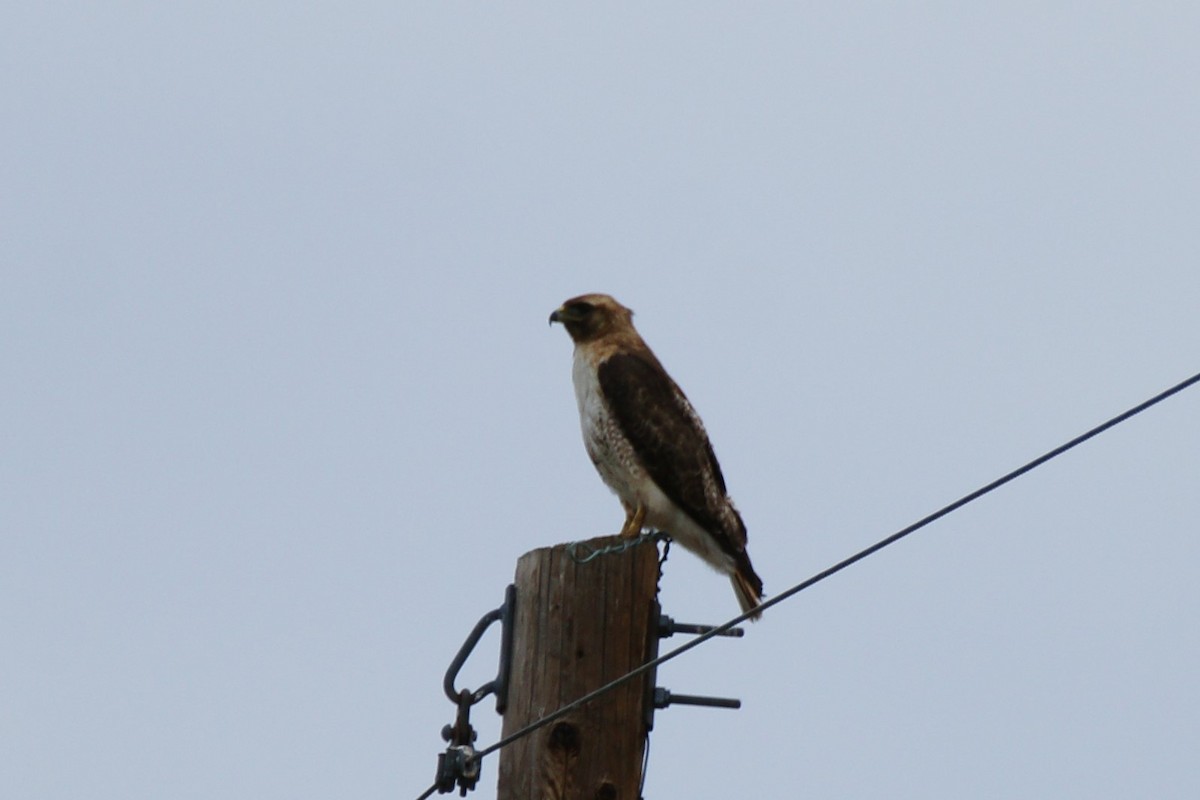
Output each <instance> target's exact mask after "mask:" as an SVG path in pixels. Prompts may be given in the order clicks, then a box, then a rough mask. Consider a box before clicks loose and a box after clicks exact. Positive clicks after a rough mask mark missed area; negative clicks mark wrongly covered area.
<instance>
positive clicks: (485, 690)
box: [442, 583, 517, 714]
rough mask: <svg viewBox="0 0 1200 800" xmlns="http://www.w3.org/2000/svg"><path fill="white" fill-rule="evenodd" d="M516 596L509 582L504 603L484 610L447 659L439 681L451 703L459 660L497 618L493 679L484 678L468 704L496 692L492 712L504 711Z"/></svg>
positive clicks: (462, 661) (456, 697) (461, 661)
mask: <svg viewBox="0 0 1200 800" xmlns="http://www.w3.org/2000/svg"><path fill="white" fill-rule="evenodd" d="M516 599H517V587H516V586H515V585H514V584H511V583H510V584H509V585H508V588H507V589H505V590H504V605H502V606H500V607H499V608H494V609H492V610H491V611H489V612H488V613H486V614H484V615H483V616H482V617H481V618H480V619H479V622H477V623H475V627H474V629H472V630H471V633H470V634H469V635H468V636H467V640H466V641H465V642H463V644H462V647H460V648H458V653H457V654H455V656H454V660H453V661H451V662H450V667H449V669H447V670H446V677H445V679H444V680H443V681H442V690H443V691H444V692H445V693H446V697H447V698H449V700H450V702H451V703H454V704H455V705H457V704H458V702H459V696H460V695H461V694H462V692H460V691H459V690H457V689H455V688H454V680H455V679H456V678H457V677H458V673H459V670H461V669H462V668H463V664H465V663H466V661H467V657H468V656H470V655H471V651H473V650H474V649H475V645H477V644H479V640H480V639H481V638H482V637H483V634H484V632H485V631H487V629H488V628H490V627H491V626H492V623H493V622H497V621H499V622H500V666H499V667H498V668H497V669H496V677H495V678H494V679H493V680H490V681H488V682H487V683H485V684H484V685H483V686H480V687H479V688H478V689H476V690H475V691H473V692H471V705H474V704H476V703H478V702H479V701H480V700H482V699H483V698H485V697H487V696H488V695H489V694H494V695H496V713H497V714H503V713H504V709H505V707H506V706H507V705H508V672H509V667H510V666H511V665H512V635H513V630H512V629H513V625H512V622H513V612H514V608H515V606H516ZM463 691H466V690H463Z"/></svg>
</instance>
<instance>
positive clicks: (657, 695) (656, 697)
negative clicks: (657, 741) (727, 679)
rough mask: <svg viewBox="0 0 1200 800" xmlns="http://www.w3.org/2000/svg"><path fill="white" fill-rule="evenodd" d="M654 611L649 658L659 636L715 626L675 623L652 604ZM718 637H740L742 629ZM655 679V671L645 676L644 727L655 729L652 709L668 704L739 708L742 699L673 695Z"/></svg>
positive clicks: (655, 655) (653, 654) (704, 630)
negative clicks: (658, 684) (654, 623)
mask: <svg viewBox="0 0 1200 800" xmlns="http://www.w3.org/2000/svg"><path fill="white" fill-rule="evenodd" d="M652 613H653V614H654V616H653V617H651V619H652V620H653V619H655V618H657V625H653V624H652V625H651V630H652V634H651V636H652V638H651V642H650V659H651V660H654V659H656V658H658V642H659V640H660V639H667V638H669V637H671V636H674V635H675V634H677V633H690V634H693V635H697V636H698V635H700V634H703V633H708V632H709V631H711V630H712V629H713V628H716V627H717V626H716V625H694V624H692V623H688V622H676V621H675V620H674V619H672V618H671V617H669V616H667V615H666V614H663V613H662V612H661V609H660V608H659V606H658V604H657V603H655V604H654V609H653V612H652ZM717 635H718V636H728V637H731V638H739V637H741V636H743V635H745V631H744V630H742V629H741V628H730V629H729V630H727V631H722V632H721V633H719V634H717ZM657 679H658V670H657V669H655V670H652V671H651V672H650V674H649V675H648V676H647V678H646V701H645V712H644V716H643V721H644V722H645V724H646V730H647V731H651V730H654V711H655V709H660V708H667V707H668V706H672V705H677V706H705V707H707V708H741V707H742V701H741V700H737V699H735V698H729V697H703V696H700V695H693V694H674V693H673V692H672V691H671V690H670V689H665V688H663V687H662V686H656V685H655V683H656V682H657Z"/></svg>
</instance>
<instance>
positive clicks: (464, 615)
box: [0, 2, 1200, 800]
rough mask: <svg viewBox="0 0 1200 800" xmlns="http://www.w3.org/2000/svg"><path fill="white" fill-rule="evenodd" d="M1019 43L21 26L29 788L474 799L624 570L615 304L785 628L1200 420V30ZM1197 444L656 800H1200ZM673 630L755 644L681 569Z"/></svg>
mask: <svg viewBox="0 0 1200 800" xmlns="http://www.w3.org/2000/svg"><path fill="white" fill-rule="evenodd" d="M978 8H979V6H978V4H976V5H975V6H971V5H970V4H967V6H964V5H963V4H920V5H914V6H908V7H900V6H898V5H897V4H857V3H855V4H850V3H836V4H835V3H826V4H821V5H811V4H809V5H801V4H774V3H764V4H755V5H753V6H747V5H745V4H739V5H737V6H734V5H733V4H725V5H718V4H697V3H667V4H654V5H652V6H646V5H645V4H606V5H605V7H604V8H603V9H595V8H580V7H572V8H564V7H563V6H561V5H549V4H545V5H541V4H536V5H535V4H527V3H519V4H515V3H510V4H475V5H466V4H456V3H422V4H415V3H360V4H353V5H352V6H349V7H348V6H347V5H346V4H344V3H337V4H335V3H325V4H315V5H314V4H306V5H303V6H297V5H296V4H293V3H274V4H256V5H254V6H253V7H251V8H247V7H246V5H245V4H234V3H211V4H204V5H197V4H192V5H189V6H187V7H182V6H180V5H179V4H165V5H164V4H150V3H144V4H135V3H118V4H102V5H96V4H81V3H70V2H67V3H37V4H24V6H23V7H16V6H14V7H9V8H8V9H7V10H6V11H5V12H4V13H3V20H2V22H3V24H0V39H2V41H0V87H2V90H3V103H2V104H0V131H3V133H2V134H0V135H2V136H3V140H4V142H5V146H4V154H5V155H4V158H3V159H2V161H0V169H2V173H0V193H2V194H0V197H2V201H0V202H2V206H0V215H2V216H0V267H2V269H3V281H2V291H0V330H2V334H0V374H3V376H4V384H5V387H6V388H5V389H4V390H3V392H0V486H2V487H3V488H2V490H0V517H2V521H0V527H2V532H0V533H2V535H0V641H2V642H3V646H2V655H0V776H2V777H0V789H2V790H3V794H4V795H5V796H7V797H14V798H54V799H58V798H64V799H65V798H72V800H75V799H77V798H85V797H86V798H110V797H111V798H155V799H157V798H212V797H225V798H229V797H232V798H243V797H244V798H250V797H255V798H258V797H271V798H330V797H345V798H388V799H389V800H394V799H395V798H400V799H401V800H403V798H406V797H412V796H415V795H416V794H417V793H419V792H420V791H422V790H423V789H425V788H426V787H427V786H428V785H429V783H430V782H431V780H432V778H433V771H434V765H435V756H436V753H437V752H438V751H439V750H440V749H441V748H442V746H443V743H442V741H441V739H440V737H439V735H438V733H439V730H440V729H441V727H442V725H443V724H445V723H446V722H449V721H450V719H451V716H452V713H453V709H452V708H451V706H450V704H449V703H447V702H446V700H445V699H444V698H443V697H442V696H441V688H440V685H441V679H442V674H443V671H444V670H445V667H446V665H447V664H448V662H449V660H450V658H451V657H452V656H453V654H454V652H455V650H456V649H457V647H458V645H459V643H460V642H461V641H462V639H463V637H464V636H465V635H466V633H467V632H468V631H469V629H470V627H471V626H472V625H473V624H474V622H475V620H476V619H477V618H478V617H479V616H480V615H481V614H482V613H484V612H485V611H486V610H488V609H489V608H492V607H494V606H495V605H497V604H498V603H499V602H500V601H501V599H502V596H503V590H504V586H505V585H506V584H507V583H508V582H509V581H510V580H511V577H512V572H513V568H514V566H515V564H516V560H517V558H518V557H519V556H520V555H521V554H522V553H524V552H526V551H528V550H531V549H533V548H535V547H540V546H544V545H550V544H554V543H557V542H562V541H567V540H572V539H581V538H586V537H589V536H592V535H597V534H601V533H609V532H613V531H615V530H616V529H617V527H618V526H619V524H620V522H621V518H622V515H621V509H620V506H619V504H618V502H617V501H616V499H615V498H614V497H612V496H611V495H610V494H609V493H608V491H607V490H606V489H605V488H604V487H603V486H602V485H601V483H600V481H599V479H598V478H597V477H596V476H595V474H594V473H593V470H592V467H591V465H590V463H589V462H588V460H587V457H586V456H585V454H584V452H583V448H582V445H581V443H580V441H579V433H578V421H577V417H576V411H575V405H574V399H573V396H572V391H571V386H570V365H569V362H570V345H569V342H568V340H567V338H566V336H565V334H564V333H563V331H562V330H561V329H558V328H555V329H548V328H547V325H546V317H547V315H548V314H549V312H550V311H551V310H552V309H553V308H554V307H555V306H557V305H558V303H559V302H560V301H561V300H563V299H564V298H566V297H568V296H571V295H574V294H577V293H580V292H584V291H606V292H610V293H612V294H614V295H615V296H617V297H618V298H619V299H620V300H622V301H623V302H625V303H626V304H627V305H629V306H632V307H633V308H634V309H635V310H636V311H637V312H638V316H637V322H638V324H639V326H640V329H641V331H642V333H643V334H644V335H645V337H646V338H647V340H648V341H649V342H650V344H651V345H652V346H653V347H654V348H655V349H656V351H657V352H658V354H659V356H660V357H661V358H662V360H663V361H664V363H665V364H666V365H667V367H668V369H669V370H670V371H671V372H672V374H673V375H674V377H675V378H676V379H677V380H678V381H679V383H680V384H681V385H682V386H683V387H684V388H685V390H686V391H687V392H688V394H689V396H690V397H691V399H692V401H693V402H694V403H695V405H696V406H697V408H698V409H699V411H700V413H701V414H702V415H703V416H704V419H705V421H706V423H707V426H708V429H709V432H710V434H711V436H712V438H713V441H714V444H715V446H716V449H717V453H718V455H719V456H720V458H721V462H722V465H723V467H724V469H725V473H726V476H727V478H728V482H729V485H730V489H731V492H732V493H733V495H734V497H735V498H736V499H737V501H738V504H739V506H740V507H741V509H742V511H743V513H744V516H745V518H746V521H747V524H748V526H749V529H750V550H751V554H752V555H753V558H754V561H755V564H756V566H758V569H759V572H760V573H761V574H762V576H763V578H764V580H765V582H766V588H767V591H768V593H770V592H773V591H774V592H778V591H780V590H782V589H784V588H786V587H788V586H790V585H792V584H794V583H796V582H798V581H800V580H801V579H803V578H805V577H807V576H808V575H810V574H812V573H814V572H816V571H818V570H820V569H822V568H824V567H825V566H827V565H829V564H831V563H833V562H835V561H837V560H839V559H840V558H842V557H844V556H846V555H848V554H850V553H852V552H854V551H855V550H858V549H859V548H861V547H863V546H865V545H867V544H869V543H871V542H873V541H875V540H876V539H878V538H881V537H882V536H884V535H886V534H888V533H890V532H892V531H894V530H896V529H897V528H900V527H902V526H903V525H906V524H908V523H909V522H911V521H913V520H915V519H917V518H919V517H921V516H923V515H924V514H926V513H928V512H929V511H932V510H933V509H935V508H937V507H939V506H941V505H943V504H944V503H946V502H949V501H950V500H953V499H955V498H957V497H958V496H960V495H962V494H965V493H966V492H968V491H970V490H972V489H974V488H975V487H977V486H978V485H981V484H982V483H985V482H986V481H988V480H991V479H992V478H994V477H996V476H998V475H1000V474H1001V473H1003V472H1005V471H1007V470H1009V469H1011V468H1013V467H1015V466H1017V465H1019V464H1020V463H1022V462H1024V461H1025V460H1027V459H1028V458H1031V457H1032V456H1034V455H1037V454H1039V453H1041V452H1043V451H1045V450H1047V449H1049V448H1050V447H1052V446H1054V445H1056V444H1058V443H1060V442H1061V441H1063V440H1065V439H1067V438H1069V437H1070V436H1073V435H1075V434H1076V433H1079V432H1081V431H1082V430H1084V429H1086V428H1088V427H1090V426H1091V425H1093V424H1095V423H1097V422H1099V421H1101V420H1103V419H1105V418H1107V417H1108V416H1110V415H1112V414H1115V413H1116V412H1118V411H1121V410H1123V409H1124V408H1126V407H1128V406H1130V405H1133V404H1134V403H1136V402H1138V401H1140V400H1141V399H1143V398H1144V397H1147V396H1149V395H1150V394H1152V393H1154V392H1156V391H1158V390H1160V389H1162V388H1165V387H1166V386H1168V385H1170V384H1173V383H1175V382H1176V381H1178V380H1181V379H1182V378H1184V377H1186V376H1188V375H1190V374H1192V373H1193V372H1195V371H1197V369H1198V368H1200V366H1198V365H1200V358H1198V354H1200V348H1198V346H1197V345H1198V341H1200V315H1198V314H1197V308H1198V307H1200V267H1198V265H1200V226H1198V225H1197V219H1198V217H1197V214H1198V210H1200V155H1198V154H1197V153H1198V151H1197V142H1200V94H1198V91H1197V87H1198V86H1200V48H1197V47H1196V32H1197V30H1198V25H1200V11H1198V10H1196V8H1195V7H1193V6H1190V5H1188V4H1179V3H1172V4H1167V3H1153V2H1151V3H1138V4H1133V3H1129V4H1112V3H1093V4H1083V5H1081V4H1056V3H1051V4H1047V3H1026V4H1018V3H1009V4H1004V5H1003V8H1002V9H1001V10H991V11H980V10H977V9H978ZM1198 413H1200V391H1193V392H1191V393H1188V394H1185V395H1182V396H1180V397H1177V398H1175V399H1174V400H1171V401H1170V402H1169V403H1167V404H1165V405H1163V406H1161V407H1159V408H1157V409H1155V410H1153V411H1152V412H1150V413H1148V414H1146V415H1144V416H1143V417H1139V418H1137V419H1136V420H1134V421H1132V422H1130V423H1128V424H1126V425H1124V426H1122V427H1120V428H1118V429H1116V430H1113V431H1111V432H1110V433H1108V434H1106V435H1105V436H1103V437H1101V438H1100V439H1098V440H1096V441H1095V442H1093V443H1090V444H1088V445H1087V446H1085V447H1083V448H1081V449H1079V450H1077V451H1074V452H1072V453H1071V454H1069V455H1068V456H1066V457H1064V458H1062V459H1060V460H1058V461H1055V462H1053V463H1052V464H1050V465H1048V466H1046V467H1044V468H1042V469H1040V470H1038V471H1036V472H1034V473H1032V474H1030V475H1029V476H1027V477H1025V478H1023V479H1022V480H1020V481H1019V482H1018V483H1016V484H1013V485H1011V486H1009V487H1006V488H1005V489H1003V490H1001V491H1000V492H997V493H996V494H993V495H991V496H989V497H987V498H986V499H984V500H982V501H980V502H978V503H976V504H973V505H971V506H969V507H968V508H966V509H964V510H963V511H961V512H959V513H957V514H954V515H953V516H951V517H949V518H947V519H946V520H944V521H942V522H939V523H938V524H937V525H936V526H934V527H931V528H929V529H927V530H926V531H924V532H922V533H920V534H918V535H917V536H915V537H913V538H911V539H909V540H906V541H905V542H903V543H902V544H900V545H897V546H896V547H894V548H891V549H889V550H886V551H884V552H883V553H880V554H878V555H876V556H875V557H873V558H871V559H869V560H868V561H866V562H864V563H862V564H860V565H858V566H856V567H854V568H853V569H852V570H849V571H847V572H845V573H843V574H841V575H839V576H837V577H836V578H834V579H833V580H830V581H828V582H826V583H824V584H822V585H821V586H819V587H818V588H816V589H814V590H812V591H811V592H807V593H804V594H802V595H800V596H799V597H797V598H795V599H793V600H791V601H789V602H788V603H785V604H783V605H782V606H780V607H779V608H777V609H776V610H775V611H774V612H773V613H770V614H769V615H768V616H767V617H766V619H764V620H763V622H761V623H760V624H758V625H756V626H754V627H753V628H752V629H751V631H750V633H749V635H748V636H747V637H746V638H745V639H743V640H741V641H736V642H730V641H717V642H712V643H710V644H709V645H706V646H705V647H702V648H700V649H699V650H697V651H694V652H693V653H692V654H691V655H689V656H687V657H685V658H683V659H681V660H679V661H677V662H674V663H672V664H671V665H669V666H668V667H666V668H664V670H663V671H662V672H661V673H660V683H661V684H662V685H664V686H667V687H669V688H671V689H672V690H673V691H676V692H687V693H698V694H716V695H731V696H737V697H740V698H742V700H743V702H744V708H743V709H742V710H741V711H737V712H723V711H707V710H698V709H692V708H677V709H670V710H668V711H666V712H661V713H660V714H659V716H658V720H657V725H656V728H655V731H654V735H653V739H652V750H651V757H650V769H649V778H648V781H647V786H646V797H647V798H667V797H738V796H751V795H758V796H776V797H788V796H811V797H824V798H833V797H845V798H861V797H889V798H956V799H957V798H963V797H982V798H1027V797H1055V798H1064V797H1080V798H1084V797H1086V798H1129V797H1154V798H1194V797H1196V796H1198V795H1200V761H1198V760H1197V758H1196V753H1197V751H1198V748H1200V681H1197V679H1196V675H1198V674H1200V632H1198V629H1197V622H1196V620H1197V612H1198V611H1200V582H1198V581H1197V580H1196V570H1197V566H1196V565H1197V563H1200V539H1198V537H1197V533H1196V532H1197V529H1198V528H1200V510H1198V508H1197V500H1196V479H1197V475H1198V474H1200V425H1198V424H1197V418H1198ZM662 601H663V603H664V606H665V608H666V610H667V611H668V612H669V613H671V614H673V615H674V616H676V617H677V618H680V619H684V620H687V621H697V622H717V621H721V620H724V619H726V618H728V617H730V616H732V615H733V614H734V613H735V612H736V604H735V603H734V600H733V596H732V593H731V592H730V590H729V586H728V583H727V582H726V581H725V580H724V579H723V578H721V577H719V576H717V575H716V574H714V573H712V572H711V571H709V570H708V569H707V568H705V567H704V566H703V565H701V564H700V563H699V562H698V560H697V559H695V558H694V557H691V556H689V555H688V554H686V553H684V552H683V551H681V550H677V551H675V552H673V553H672V556H671V560H670V562H669V563H668V568H667V574H666V576H665V580H664V587H663V594H662ZM494 647H495V638H494V637H489V638H488V639H487V640H485V643H484V645H483V648H484V649H483V651H482V652H481V654H480V656H479V658H478V660H477V661H476V662H473V663H472V664H470V665H468V669H467V671H466V673H465V674H464V681H465V682H469V683H472V684H477V683H479V682H482V681H483V680H484V679H486V678H487V677H488V673H489V672H491V671H492V670H493V668H494V664H495V651H494ZM477 722H478V723H479V727H480V728H481V738H480V741H481V743H483V744H486V743H490V742H491V741H493V740H494V739H495V737H496V735H497V733H498V730H499V721H498V718H496V717H495V715H494V713H492V712H491V711H490V704H485V705H484V706H481V707H480V710H479V713H478V714H477ZM496 763H497V762H496V761H495V760H494V759H492V760H489V761H488V762H487V763H486V764H485V767H484V778H483V782H482V788H481V789H480V791H478V792H477V793H476V794H475V795H474V796H475V797H478V798H481V799H482V800H486V799H487V798H491V797H494V786H495V776H496Z"/></svg>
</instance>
